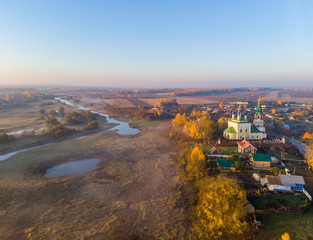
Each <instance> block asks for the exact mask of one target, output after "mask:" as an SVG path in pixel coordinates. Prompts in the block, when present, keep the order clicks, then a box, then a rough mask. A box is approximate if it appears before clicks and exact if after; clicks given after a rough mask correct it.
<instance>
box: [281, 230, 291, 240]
mask: <svg viewBox="0 0 313 240" xmlns="http://www.w3.org/2000/svg"><path fill="white" fill-rule="evenodd" d="M281 239H282V240H290V236H289V233H286V232H285V233H284V234H283V235H281Z"/></svg>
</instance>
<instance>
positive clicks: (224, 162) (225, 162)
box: [217, 159, 234, 168]
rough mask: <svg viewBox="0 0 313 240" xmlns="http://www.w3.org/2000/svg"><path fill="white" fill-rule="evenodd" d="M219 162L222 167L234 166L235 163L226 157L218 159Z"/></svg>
mask: <svg viewBox="0 0 313 240" xmlns="http://www.w3.org/2000/svg"><path fill="white" fill-rule="evenodd" d="M217 164H218V165H219V166H221V167H229V168H230V167H234V165H233V164H232V163H231V161H230V160H226V159H220V160H217Z"/></svg>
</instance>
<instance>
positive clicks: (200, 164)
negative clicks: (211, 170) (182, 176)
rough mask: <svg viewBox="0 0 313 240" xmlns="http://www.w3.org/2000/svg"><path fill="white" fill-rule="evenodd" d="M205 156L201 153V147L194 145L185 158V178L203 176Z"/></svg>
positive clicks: (190, 179)
mask: <svg viewBox="0 0 313 240" xmlns="http://www.w3.org/2000/svg"><path fill="white" fill-rule="evenodd" d="M205 164H206V158H205V155H204V154H203V149H202V148H200V147H194V148H193V149H192V151H191V154H190V157H189V158H188V159H187V166H186V180H188V181H194V180H197V179H199V178H201V177H203V176H204V174H205V171H204V170H205Z"/></svg>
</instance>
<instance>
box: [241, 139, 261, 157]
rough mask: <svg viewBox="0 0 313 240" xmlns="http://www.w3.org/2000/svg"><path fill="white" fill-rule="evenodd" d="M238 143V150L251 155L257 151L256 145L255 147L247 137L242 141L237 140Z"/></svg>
mask: <svg viewBox="0 0 313 240" xmlns="http://www.w3.org/2000/svg"><path fill="white" fill-rule="evenodd" d="M237 144H238V152H239V153H242V154H245V155H249V154H250V153H256V150H257V149H256V147H254V146H253V145H252V144H251V143H250V142H249V141H247V140H246V139H244V140H242V141H241V142H237Z"/></svg>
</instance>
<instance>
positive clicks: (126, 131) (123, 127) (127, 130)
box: [0, 97, 140, 161]
mask: <svg viewBox="0 0 313 240" xmlns="http://www.w3.org/2000/svg"><path fill="white" fill-rule="evenodd" d="M55 99H56V100H59V101H60V102H62V103H64V104H66V105H68V106H71V107H73V108H76V109H79V110H84V111H90V112H92V113H94V114H97V115H99V116H102V117H105V118H106V119H107V121H108V123H114V124H117V125H116V126H114V127H112V128H110V129H108V130H113V131H116V132H117V134H119V135H133V134H137V133H139V132H140V130H139V129H138V128H132V127H130V126H129V124H128V122H122V121H119V120H117V119H115V118H112V117H110V115H109V114H105V113H100V112H97V111H93V110H90V109H89V108H85V107H83V106H80V105H74V104H73V103H71V102H70V101H68V100H65V99H62V98H58V97H56V98H55ZM108 130H106V131H108ZM84 137H86V136H81V137H77V138H73V139H70V140H72V141H73V140H79V139H82V138H84ZM51 144H53V143H47V144H43V145H39V146H35V147H30V148H24V149H21V150H17V151H14V152H10V153H7V154H4V155H0V161H4V160H6V159H8V158H10V157H12V156H14V155H15V154H17V153H22V152H26V151H30V150H33V149H38V148H42V147H45V146H48V145H51Z"/></svg>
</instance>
